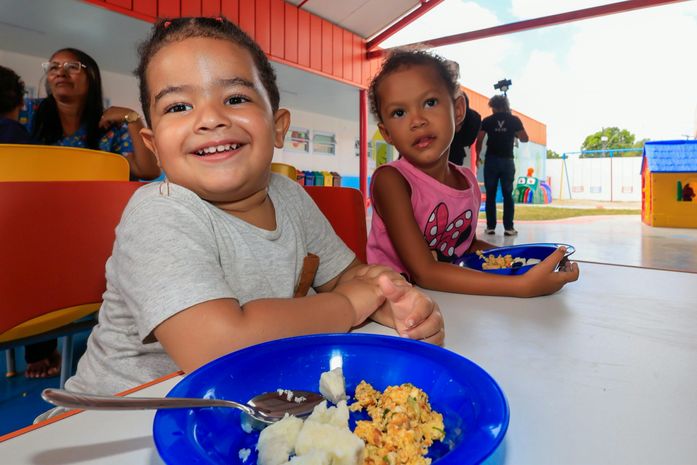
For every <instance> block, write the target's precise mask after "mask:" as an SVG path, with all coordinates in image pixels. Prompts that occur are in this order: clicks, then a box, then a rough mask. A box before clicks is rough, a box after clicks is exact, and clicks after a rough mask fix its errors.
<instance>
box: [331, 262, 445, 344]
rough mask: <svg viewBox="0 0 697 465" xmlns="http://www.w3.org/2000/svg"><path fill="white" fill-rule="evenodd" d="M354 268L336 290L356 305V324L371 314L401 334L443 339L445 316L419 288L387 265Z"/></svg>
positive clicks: (414, 337) (434, 341)
mask: <svg viewBox="0 0 697 465" xmlns="http://www.w3.org/2000/svg"><path fill="white" fill-rule="evenodd" d="M351 271H353V273H350V274H349V275H347V276H345V277H343V279H342V280H341V281H340V282H339V284H338V285H337V286H336V287H335V288H334V292H337V293H340V294H342V295H343V296H344V297H346V299H348V301H349V302H350V303H351V305H352V306H353V309H354V312H355V314H356V320H355V325H358V324H360V323H362V322H363V321H365V320H366V319H367V318H371V319H373V320H374V321H376V322H378V323H380V324H383V325H385V326H389V327H391V328H394V329H395V330H396V331H397V333H398V334H399V335H400V336H403V337H408V338H410V339H420V340H425V341H426V342H430V343H433V344H442V343H443V341H444V338H445V332H444V323H443V316H442V315H441V313H440V309H439V308H438V305H437V304H436V303H435V302H434V301H433V300H432V299H431V298H430V297H428V296H427V295H426V294H424V293H423V292H422V291H421V290H420V289H417V288H414V287H413V286H412V285H411V284H409V283H408V282H407V281H406V280H405V279H404V277H403V276H402V275H400V274H399V273H397V272H396V271H394V270H393V269H391V268H389V267H386V266H379V265H362V266H360V267H357V268H355V269H354V270H351ZM355 325H354V326H355Z"/></svg>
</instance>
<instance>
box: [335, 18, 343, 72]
mask: <svg viewBox="0 0 697 465" xmlns="http://www.w3.org/2000/svg"><path fill="white" fill-rule="evenodd" d="M332 74H334V75H335V76H338V77H341V78H342V77H344V31H343V29H341V28H340V27H339V26H337V25H336V24H332Z"/></svg>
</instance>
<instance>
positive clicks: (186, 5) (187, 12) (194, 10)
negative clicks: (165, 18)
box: [181, 0, 201, 16]
mask: <svg viewBox="0 0 697 465" xmlns="http://www.w3.org/2000/svg"><path fill="white" fill-rule="evenodd" d="M181 2H182V3H181V10H182V16H201V0H181Z"/></svg>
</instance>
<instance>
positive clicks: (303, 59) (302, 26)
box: [298, 10, 312, 68]
mask: <svg viewBox="0 0 697 465" xmlns="http://www.w3.org/2000/svg"><path fill="white" fill-rule="evenodd" d="M310 22H311V17H310V13H308V12H307V11H303V10H300V11H298V64H299V65H301V66H305V67H306V68H309V67H310V62H311V55H312V48H311V46H310V44H311V43H312V40H311V38H312V33H311V32H312V27H311V25H310Z"/></svg>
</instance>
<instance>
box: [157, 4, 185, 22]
mask: <svg viewBox="0 0 697 465" xmlns="http://www.w3.org/2000/svg"><path fill="white" fill-rule="evenodd" d="M179 7H180V4H179V0H159V2H158V3H157V16H159V17H160V18H178V17H179V16H181V10H180V9H179Z"/></svg>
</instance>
